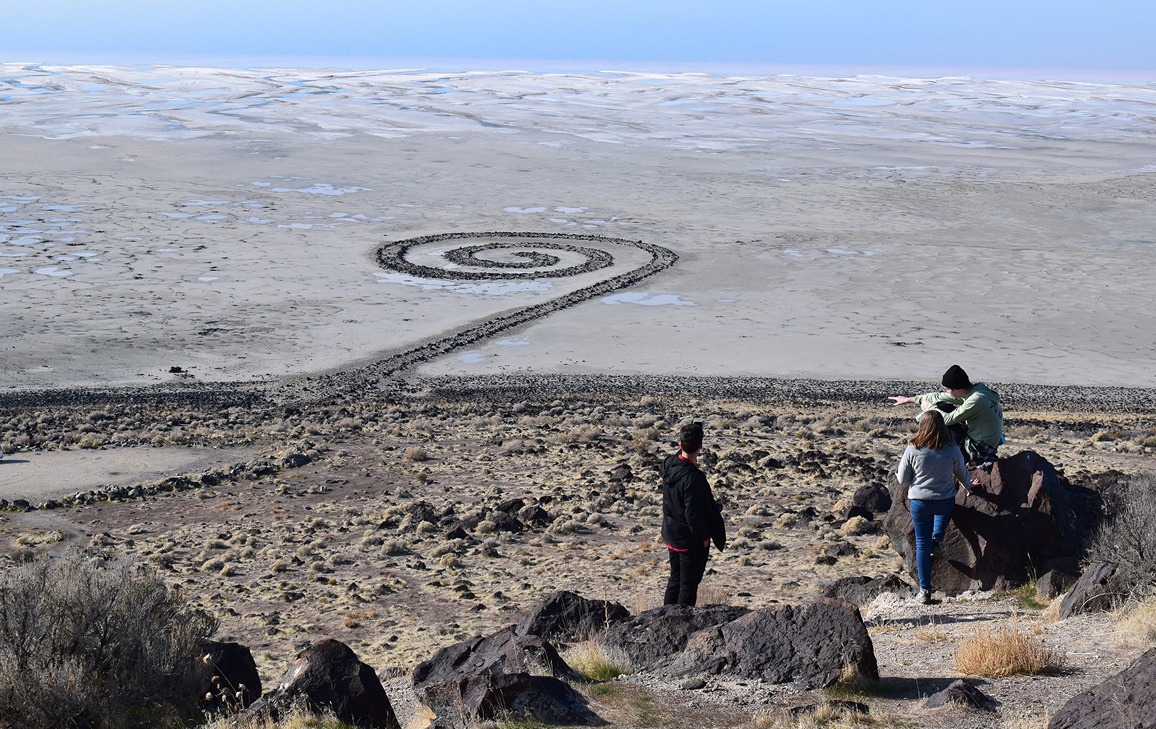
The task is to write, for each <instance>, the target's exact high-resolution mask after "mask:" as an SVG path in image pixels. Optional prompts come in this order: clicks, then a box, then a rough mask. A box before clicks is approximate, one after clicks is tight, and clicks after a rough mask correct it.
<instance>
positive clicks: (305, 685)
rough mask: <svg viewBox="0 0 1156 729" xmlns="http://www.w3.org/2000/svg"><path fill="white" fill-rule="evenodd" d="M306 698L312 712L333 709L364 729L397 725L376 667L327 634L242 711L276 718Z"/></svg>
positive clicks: (396, 728) (246, 715)
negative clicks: (276, 684) (263, 693)
mask: <svg viewBox="0 0 1156 729" xmlns="http://www.w3.org/2000/svg"><path fill="white" fill-rule="evenodd" d="M298 701H304V702H305V704H306V705H307V706H308V707H309V708H310V709H312V710H314V711H318V712H320V711H326V710H328V711H332V712H333V714H334V716H336V717H337V719H338V720H340V721H343V722H345V723H346V724H353V725H354V726H359V727H365V728H366V729H399V726H398V722H397V718H396V717H395V716H394V713H393V707H392V706H391V705H390V703H389V697H388V696H386V694H385V689H384V688H382V686H381V681H379V680H378V679H377V674H376V673H375V672H374V670H373V669H372V668H371V667H369V666H368V665H366V664H365V663H362V662H361V661H359V660H358V659H357V655H356V654H355V653H354V652H353V651H352V650H350V648H349V646H347V645H345V644H344V643H342V642H341V641H338V640H333V639H332V638H326V639H325V640H321V641H318V642H316V643H314V644H313V645H311V646H309V647H308V648H306V649H305V650H303V651H301V652H300V653H298V654H297V658H295V659H294V660H293V662H292V663H290V664H289V668H288V670H286V671H285V675H284V676H282V678H281V683H280V685H279V686H277V688H276V689H274V690H273V691H270V692H269V693H268V694H265V695H264V696H262V697H261V698H260V699H258V700H257V701H255V702H253V705H252V706H250V707H249V709H248V710H247V711H246V712H245V713H244V714H243V715H242V716H241V720H242V721H239V722H238V723H239V724H240V723H242V722H243V721H256V720H258V719H259V718H261V717H264V716H268V717H269V718H271V719H272V720H273V721H277V720H279V718H280V716H281V715H282V714H284V713H285V712H287V711H289V710H290V709H291V708H292V706H293V704H294V703H295V702H298Z"/></svg>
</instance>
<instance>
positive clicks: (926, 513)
mask: <svg viewBox="0 0 1156 729" xmlns="http://www.w3.org/2000/svg"><path fill="white" fill-rule="evenodd" d="M953 506H955V499H954V498H948V499H935V500H934V501H927V500H924V499H912V500H911V502H910V508H911V523H912V524H913V525H914V526H915V567H916V569H918V570H919V589H921V590H931V542H932V540H935V539H938V540H940V541H942V540H943V533H944V532H945V531H947V522H948V520H949V519H950V518H951V508H952V507H953Z"/></svg>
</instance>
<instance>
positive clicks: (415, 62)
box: [0, 49, 1156, 84]
mask: <svg viewBox="0 0 1156 729" xmlns="http://www.w3.org/2000/svg"><path fill="white" fill-rule="evenodd" d="M20 57H23V58H20ZM0 59H3V60H0V63H5V64H7V63H15V64H20V63H22V64H27V65H32V66H85V65H94V66H186V67H187V66H208V67H215V68H242V69H261V68H282V69H293V70H330V69H331V70H357V71H368V70H379V71H397V70H415V71H417V70H420V71H435V72H437V71H441V72H457V73H468V72H471V71H491V72H499V71H508V72H514V71H521V72H529V73H615V72H626V73H655V74H691V73H701V74H705V75H716V76H775V75H787V76H794V75H798V76H818V77H845V76H891V77H899V78H945V77H972V78H982V79H990V80H1006V81H1013V80H1014V81H1085V82H1101V83H1132V84H1136V83H1139V84H1149V83H1156V69H1152V70H1148V69H1107V68H1055V67H1032V66H960V65H920V66H913V65H904V64H873V63H864V64H822V63H775V62H741V61H667V60H653V61H639V60H612V59H535V58H469V57H461V58H458V57H439V56H329V55H291V54H284V55H272V54H203V55H191V54H172V55H163V54H156V53H122V52H117V53H110V52H76V51H48V52H46V51H20V50H15V51H6V50H2V49H0Z"/></svg>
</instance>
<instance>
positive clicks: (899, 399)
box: [887, 395, 918, 405]
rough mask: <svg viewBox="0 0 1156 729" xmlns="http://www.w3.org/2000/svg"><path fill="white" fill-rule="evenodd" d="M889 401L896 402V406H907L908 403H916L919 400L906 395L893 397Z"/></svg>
mask: <svg viewBox="0 0 1156 729" xmlns="http://www.w3.org/2000/svg"><path fill="white" fill-rule="evenodd" d="M887 399H888V400H894V401H895V403H894V404H895V405H906V404H907V403H911V402H915V401H916V400H917V399H918V398H914V397H907V396H906V395H892V396H891V397H889V398H887Z"/></svg>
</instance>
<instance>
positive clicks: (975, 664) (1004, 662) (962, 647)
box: [955, 625, 1064, 677]
mask: <svg viewBox="0 0 1156 729" xmlns="http://www.w3.org/2000/svg"><path fill="white" fill-rule="evenodd" d="M1063 665H1064V657H1063V653H1062V652H1057V651H1053V650H1050V649H1049V648H1047V647H1046V646H1044V644H1043V643H1042V642H1041V641H1040V640H1039V639H1038V638H1036V637H1034V636H1032V635H1029V634H1027V633H1025V632H1022V631H1020V630H1018V629H1016V628H1015V627H1013V626H1011V625H1001V626H999V627H983V628H976V629H975V631H973V632H972V634H971V635H970V636H968V637H967V638H965V639H964V640H962V641H960V644H959V646H958V647H956V649H955V670H957V671H959V672H960V673H962V674H964V675H967V676H996V677H998V676H1012V675H1015V674H1028V675H1035V674H1040V673H1052V672H1054V671H1056V670H1058V669H1059V668H1061V667H1062V666H1063Z"/></svg>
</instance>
